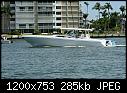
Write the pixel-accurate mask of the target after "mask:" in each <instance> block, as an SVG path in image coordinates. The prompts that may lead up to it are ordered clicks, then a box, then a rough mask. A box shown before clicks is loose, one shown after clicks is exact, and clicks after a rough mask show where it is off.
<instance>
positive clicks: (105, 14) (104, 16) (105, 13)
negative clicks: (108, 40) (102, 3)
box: [100, 10, 108, 31]
mask: <svg viewBox="0 0 127 93" xmlns="http://www.w3.org/2000/svg"><path fill="white" fill-rule="evenodd" d="M100 13H101V14H102V17H103V18H104V20H105V22H104V24H105V25H104V31H105V30H106V22H107V21H106V16H107V15H108V13H107V11H106V10H104V11H103V12H100Z"/></svg>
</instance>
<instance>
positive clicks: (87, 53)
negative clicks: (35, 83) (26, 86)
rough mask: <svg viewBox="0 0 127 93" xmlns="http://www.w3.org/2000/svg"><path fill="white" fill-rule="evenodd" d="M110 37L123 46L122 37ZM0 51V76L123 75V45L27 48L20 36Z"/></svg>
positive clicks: (103, 77)
mask: <svg viewBox="0 0 127 93" xmlns="http://www.w3.org/2000/svg"><path fill="white" fill-rule="evenodd" d="M111 39H113V40H114V39H115V41H117V42H118V43H119V44H124V45H125V41H126V40H125V38H111ZM1 50H2V53H1V54H2V57H1V60H2V61H1V65H2V66H1V67H2V68H1V77H2V79H42V78H43V79H54V78H74V79H75V78H76V79H79V78H88V79H125V78H126V47H112V48H105V47H96V48H95V47H84V48H83V47H82V48H74V47H72V48H67V47H51V48H31V45H30V44H29V43H27V42H26V41H24V40H22V39H21V40H14V43H12V44H2V49H1Z"/></svg>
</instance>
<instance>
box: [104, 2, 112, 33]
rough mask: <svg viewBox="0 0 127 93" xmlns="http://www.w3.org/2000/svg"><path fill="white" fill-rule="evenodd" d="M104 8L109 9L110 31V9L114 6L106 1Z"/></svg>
mask: <svg viewBox="0 0 127 93" xmlns="http://www.w3.org/2000/svg"><path fill="white" fill-rule="evenodd" d="M104 9H107V11H108V31H109V23H110V11H109V10H112V9H113V8H112V6H111V4H110V3H105V5H104Z"/></svg>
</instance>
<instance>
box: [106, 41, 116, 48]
mask: <svg viewBox="0 0 127 93" xmlns="http://www.w3.org/2000/svg"><path fill="white" fill-rule="evenodd" d="M105 45H106V46H110V47H113V46H115V45H116V43H115V41H111V40H106V44H105Z"/></svg>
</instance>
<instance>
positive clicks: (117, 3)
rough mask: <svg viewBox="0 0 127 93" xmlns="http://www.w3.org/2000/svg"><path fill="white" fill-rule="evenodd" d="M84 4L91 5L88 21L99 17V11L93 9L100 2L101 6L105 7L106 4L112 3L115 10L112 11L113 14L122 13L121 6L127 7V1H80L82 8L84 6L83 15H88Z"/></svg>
mask: <svg viewBox="0 0 127 93" xmlns="http://www.w3.org/2000/svg"><path fill="white" fill-rule="evenodd" d="M84 2H87V3H88V4H89V6H88V13H89V16H88V19H89V20H92V19H97V17H98V11H97V10H93V9H92V7H94V5H95V3H96V2H99V3H100V4H101V5H104V4H105V3H106V2H110V4H111V5H112V8H113V10H110V11H111V12H114V11H117V12H120V9H119V8H120V6H121V5H124V6H126V1H80V3H81V6H82V7H81V9H82V11H83V13H87V8H86V5H85V4H84ZM120 13H121V12H120Z"/></svg>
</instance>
